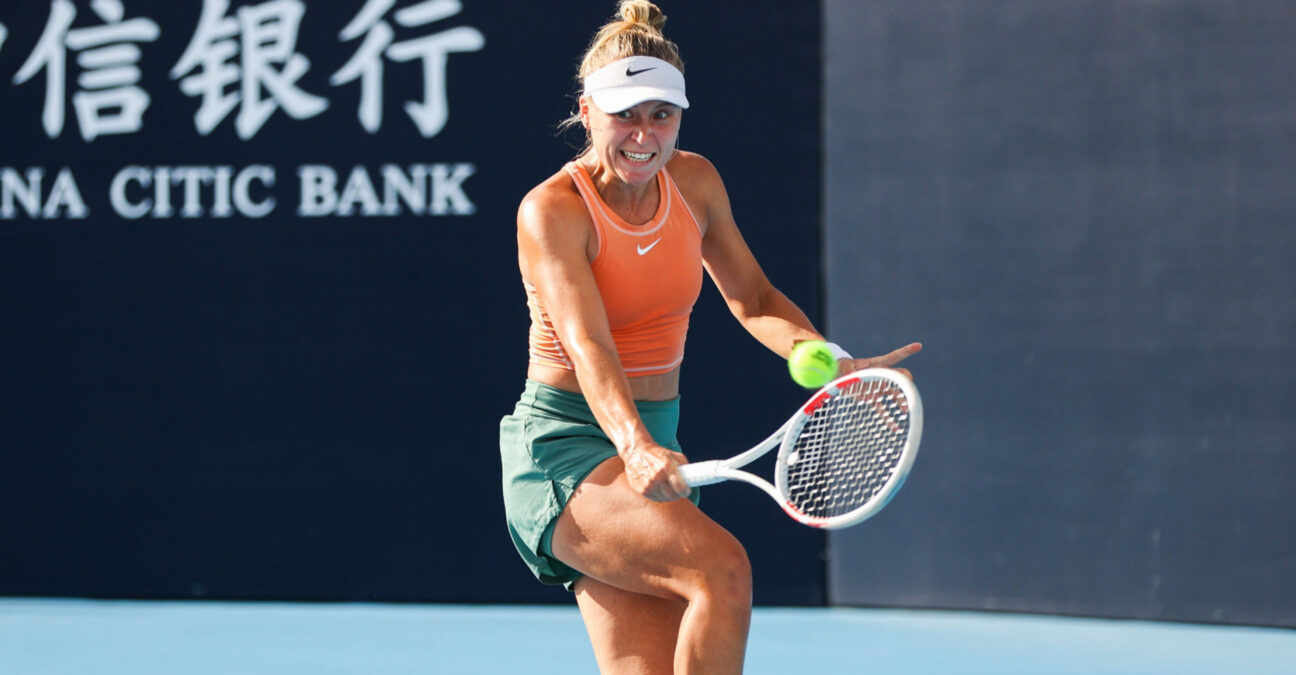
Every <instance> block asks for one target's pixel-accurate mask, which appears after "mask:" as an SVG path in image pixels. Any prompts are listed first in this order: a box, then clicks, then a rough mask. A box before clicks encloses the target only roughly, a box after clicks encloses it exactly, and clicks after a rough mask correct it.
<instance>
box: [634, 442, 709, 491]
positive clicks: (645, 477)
mask: <svg viewBox="0 0 1296 675" xmlns="http://www.w3.org/2000/svg"><path fill="white" fill-rule="evenodd" d="M622 461H624V462H625V473H626V480H627V481H628V482H629V483H630V487H631V489H633V490H634V491H635V492H638V493H639V494H641V495H643V496H644V497H647V498H648V499H651V500H652V501H655V502H671V501H675V500H676V499H681V498H683V497H687V496H689V493H690V492H691V491H692V489H691V488H689V486H688V483H686V482H684V477H683V476H681V475H680V471H679V467H680V465H683V464H687V463H688V458H687V457H685V456H684V455H683V453H679V452H674V451H672V450H668V449H666V448H664V447H662V446H660V445H656V444H654V445H648V446H642V447H639V448H635V449H633V450H630V451H628V452H626V453H625V454H624V455H622Z"/></svg>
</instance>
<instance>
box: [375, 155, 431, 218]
mask: <svg viewBox="0 0 1296 675" xmlns="http://www.w3.org/2000/svg"><path fill="white" fill-rule="evenodd" d="M410 173H411V174H413V175H412V176H409V175H406V173H405V172H404V171H401V168H400V167H399V166H396V165H394V164H384V165H383V168H382V175H383V215H387V216H399V215H400V214H401V207H400V204H398V203H397V198H398V196H399V199H400V201H403V202H405V205H406V206H408V207H409V209H410V212H411V213H413V214H414V215H416V216H421V215H423V214H424V213H426V212H427V175H428V172H427V167H426V166H425V165H423V164H415V165H414V166H412V167H410Z"/></svg>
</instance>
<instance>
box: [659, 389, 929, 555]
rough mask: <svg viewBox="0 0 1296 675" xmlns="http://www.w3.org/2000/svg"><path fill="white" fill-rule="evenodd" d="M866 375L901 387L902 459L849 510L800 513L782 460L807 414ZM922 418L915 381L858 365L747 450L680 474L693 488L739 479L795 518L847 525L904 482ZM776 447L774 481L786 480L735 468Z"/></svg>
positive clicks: (863, 516)
mask: <svg viewBox="0 0 1296 675" xmlns="http://www.w3.org/2000/svg"><path fill="white" fill-rule="evenodd" d="M866 379H882V380H886V381H887V382H889V383H891V384H893V385H895V386H896V387H897V388H899V389H900V390H901V391H902V392H903V393H904V395H905V398H906V401H907V403H908V406H909V435H908V437H907V439H906V442H905V447H904V449H903V450H902V451H901V457H900V462H899V463H898V464H897V465H896V468H895V469H894V470H893V471H892V472H891V476H890V477H889V478H888V479H887V482H886V484H885V485H883V487H882V488H881V489H879V490H878V492H877V494H875V495H874V496H873V498H871V499H870V500H869V501H868V502H866V503H865V504H864V505H862V506H860V507H859V508H857V509H853V510H851V511H850V512H848V513H844V514H841V515H837V516H830V517H826V518H825V517H817V516H811V515H808V514H806V513H803V512H802V511H801V510H800V509H798V508H797V507H796V506H795V505H793V503H792V501H791V500H790V499H788V496H787V494H786V489H787V486H786V484H785V482H784V480H783V479H784V478H785V476H786V471H784V470H782V469H783V468H784V466H785V465H786V462H787V458H788V454H789V453H791V452H792V450H793V449H794V448H795V446H796V440H797V437H798V435H799V434H800V432H801V429H802V428H803V427H804V426H805V424H806V423H807V422H809V420H810V417H811V415H812V414H813V413H814V411H815V410H817V409H818V408H819V406H822V405H823V404H824V403H826V402H827V401H828V400H829V399H830V398H832V397H833V396H837V395H839V394H840V393H841V392H842V390H843V389H844V388H845V387H847V386H849V385H850V384H851V383H854V382H858V381H860V380H866ZM922 419H923V415H922V399H921V398H920V397H919V395H918V388H917V387H915V386H914V383H913V382H912V381H911V380H910V379H909V378H907V377H905V376H904V375H901V374H900V373H899V372H897V371H894V370H891V369H889V368H867V369H863V370H857V371H854V372H851V373H847V374H845V375H843V376H841V377H839V378H837V379H835V380H833V381H832V382H829V383H828V384H826V385H824V387H823V388H822V389H820V390H819V391H817V392H815V394H814V395H813V396H811V397H810V400H808V401H807V402H806V403H805V404H804V405H802V406H801V407H800V408H798V409H797V411H796V413H794V414H793V415H792V417H790V418H788V420H787V421H786V422H784V423H783V425H782V426H780V427H779V428H778V430H777V431H775V432H774V433H772V434H770V435H769V437H768V438H766V439H765V440H763V441H761V442H760V443H758V444H756V445H755V446H754V447H752V448H751V449H750V450H747V451H746V452H743V453H742V454H738V455H734V456H733V457H730V458H729V459H713V460H708V461H702V462H692V463H689V464H685V465H684V466H681V467H680V474H681V475H682V476H683V477H684V481H685V482H686V483H688V484H689V485H690V486H693V487H700V486H703V485H711V484H714V483H720V482H722V481H726V480H737V481H741V482H744V483H747V484H748V485H754V486H756V487H758V488H760V489H761V490H763V491H764V492H765V494H767V495H769V496H770V498H771V499H773V500H774V501H775V502H777V503H778V504H779V505H780V506H782V507H783V510H784V511H785V512H787V514H788V516H790V517H791V518H792V519H793V520H796V521H797V522H800V523H802V524H805V525H809V526H811V527H818V528H823V529H837V528H842V527H848V526H850V525H855V524H857V523H859V522H862V521H864V520H865V519H867V518H869V517H871V516H873V515H874V514H876V513H877V512H878V511H880V510H882V507H884V506H886V505H887V503H888V502H890V501H891V498H892V497H894V496H895V494H896V492H897V491H899V489H900V487H901V486H902V485H904V481H905V478H907V477H908V475H909V471H910V469H912V468H913V463H914V460H915V459H916V458H917V456H918V444H919V441H920V440H921V439H922ZM774 448H778V449H779V454H778V458H777V459H776V460H775V461H776V462H777V463H778V465H777V467H776V469H775V474H776V480H778V482H779V483H784V484H781V485H779V486H777V487H776V486H775V485H773V484H771V483H770V482H769V481H767V480H765V479H764V478H761V477H759V476H757V475H755V474H753V473H751V472H748V471H743V470H741V469H740V468H739V467H742V466H745V465H747V464H750V463H751V462H753V461H755V460H756V459H758V458H760V457H761V456H763V455H765V453H767V452H769V451H770V450H773V449H774Z"/></svg>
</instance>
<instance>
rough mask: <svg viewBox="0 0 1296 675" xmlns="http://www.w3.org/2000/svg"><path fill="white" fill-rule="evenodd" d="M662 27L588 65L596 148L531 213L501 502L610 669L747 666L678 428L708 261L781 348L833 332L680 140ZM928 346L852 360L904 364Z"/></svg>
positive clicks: (654, 23) (523, 232)
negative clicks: (787, 287) (524, 361)
mask: <svg viewBox="0 0 1296 675" xmlns="http://www.w3.org/2000/svg"><path fill="white" fill-rule="evenodd" d="M665 20H666V19H665V16H663V15H662V13H661V11H660V10H659V9H658V8H657V6H656V5H654V4H652V3H651V2H648V1H647V0H621V2H620V4H619V7H618V16H617V17H616V18H614V19H613V20H612V21H611V22H609V23H608V24H606V25H605V26H603V28H602V29H601V30H600V31H599V32H598V33H597V34H596V35H595V37H594V39H593V41H592V43H591V45H590V47H589V48H588V50H587V51H586V53H585V55H584V58H583V60H582V62H581V66H580V70H579V78H580V81H581V84H582V92H581V96H580V99H579V110H578V113H577V114H576V115H574V116H573V119H572V120H570V122H571V123H572V125H573V126H574V125H575V124H580V125H581V126H582V127H583V128H584V129H585V131H586V137H587V145H586V149H585V150H584V151H583V152H582V153H581V154H580V155H579V156H578V157H576V158H575V159H574V160H572V161H571V162H569V163H568V164H566V165H565V166H564V167H563V168H562V169H561V170H559V171H558V172H557V173H555V174H554V175H552V176H550V177H549V178H548V179H546V180H545V181H544V182H542V183H541V184H540V185H538V186H536V187H535V188H534V189H533V190H531V192H530V193H529V194H527V196H526V197H525V198H524V199H523V201H522V204H521V206H520V208H519V210H518V262H519V266H520V268H521V273H522V281H523V286H524V288H525V291H526V296H527V302H528V306H529V310H530V314H531V329H530V336H529V338H530V339H529V342H530V365H529V367H528V370H527V382H526V385H525V388H524V390H523V394H522V397H521V399H520V400H519V401H518V403H517V406H516V408H515V409H514V412H513V414H512V415H509V416H508V417H505V418H504V419H503V420H502V422H501V427H500V450H501V457H502V461H503V470H504V471H503V482H504V502H505V508H506V512H507V519H508V525H509V530H510V534H511V535H512V538H513V542H514V544H515V545H516V546H517V549H518V552H519V553H520V554H521V555H522V558H523V559H524V560H525V561H526V563H527V564H528V566H530V568H531V570H532V572H533V573H534V574H535V575H536V576H537V577H538V578H539V579H540V580H541V581H542V582H545V583H550V584H564V585H566V586H567V588H569V589H570V590H573V591H574V592H575V596H576V602H577V605H578V606H579V607H580V611H581V616H582V618H583V619H584V622H585V626H586V629H587V630H588V632H589V636H590V640H591V642H592V644H593V647H594V653H595V658H596V659H597V661H598V664H599V668H600V669H601V670H602V671H603V672H605V673H622V672H633V673H671V672H674V673H708V674H716V673H737V672H741V670H742V664H743V656H744V653H745V651H746V642H747V631H748V626H749V623H750V618H751V584H752V581H751V566H750V564H749V562H748V560H747V554H746V551H745V550H744V549H743V547H742V545H741V544H739V542H738V541H737V540H736V539H735V538H734V537H733V536H732V535H731V534H730V533H729V532H727V531H726V530H725V529H724V528H722V527H720V526H719V525H718V524H716V523H715V522H714V521H712V520H711V519H710V518H708V517H707V516H706V515H705V514H703V513H702V512H701V511H700V510H699V509H698V508H697V506H696V498H697V495H696V491H691V490H690V488H689V487H688V485H686V484H685V482H684V480H683V478H682V477H681V476H680V474H679V470H678V468H679V466H680V465H681V464H684V463H686V462H687V459H686V458H685V456H684V455H683V454H681V451H680V450H681V449H680V446H679V444H678V443H677V442H676V438H675V436H676V426H677V423H678V420H679V399H678V397H679V382H680V364H681V362H682V360H683V355H684V339H685V333H686V332H687V329H688V322H689V314H690V312H691V310H692V307H693V304H694V301H695V300H696V299H697V297H698V293H699V291H700V289H701V286H702V274H703V270H704V269H705V270H706V272H707V273H709V274H710V276H711V278H712V280H713V281H714V282H715V284H716V286H717V287H718V288H719V290H720V292H721V294H722V295H723V296H724V299H725V301H726V302H727V303H728V306H729V308H730V309H731V310H732V311H733V314H734V316H736V317H737V318H738V320H739V321H740V322H741V324H742V325H743V327H744V328H746V329H747V331H749V332H750V333H751V334H752V335H753V336H754V337H755V338H756V339H757V340H759V341H760V342H762V343H763V344H765V345H766V346H767V347H768V348H769V349H771V350H772V351H774V352H775V353H777V354H779V355H780V356H783V357H784V358H786V357H787V355H788V353H789V352H790V351H791V349H792V346H793V344H794V343H796V342H798V341H800V340H807V339H823V338H822V336H821V335H820V334H819V333H818V332H817V331H816V330H815V329H814V327H813V326H812V325H811V323H810V321H809V320H808V319H807V318H806V316H805V314H804V313H803V312H802V311H801V310H800V309H798V308H797V307H796V305H794V304H793V303H792V302H791V301H789V299H788V298H787V297H785V296H784V295H783V294H782V293H780V292H779V291H778V290H776V289H775V288H774V287H773V286H772V285H771V284H770V282H769V280H768V279H767V278H766V277H765V275H764V273H763V272H762V271H761V268H760V266H759V265H758V264H757V262H756V260H755V258H753V256H752V253H751V251H750V250H749V249H748V248H747V245H746V244H745V242H744V241H743V238H742V236H741V235H740V234H739V231H738V227H737V225H736V224H735V223H734V219H733V216H732V214H731V212H730V206H729V198H728V196H727V195H726V193H725V188H724V185H723V183H722V182H721V180H720V176H719V175H718V174H717V172H716V169H715V168H714V167H713V166H712V165H711V163H710V162H708V161H707V160H706V159H705V158H703V157H702V156H700V155H697V154H694V153H691V152H684V151H681V150H679V149H678V148H677V147H676V141H677V139H678V136H679V130H680V121H681V118H682V113H683V110H684V109H685V108H687V107H688V105H689V103H688V99H687V98H686V96H685V87H684V74H683V61H682V60H681V59H680V56H679V52H678V50H677V48H676V46H675V44H674V43H672V42H670V41H668V40H667V39H666V38H665V37H664V36H663V34H662V31H661V28H662V25H663V24H664V23H665ZM920 348H921V347H920V345H917V344H912V345H909V346H906V347H903V348H901V349H898V350H896V351H894V352H892V353H890V354H888V355H886V356H882V357H876V358H872V359H850V358H849V357H848V356H847V357H846V358H845V360H843V361H842V362H841V363H842V368H843V370H844V371H850V370H854V369H857V368H865V367H890V366H892V365H894V364H896V363H897V362H899V361H901V360H902V359H904V358H906V357H908V356H909V355H910V354H913V353H914V352H916V351H918V349H920ZM842 356H846V355H845V354H842Z"/></svg>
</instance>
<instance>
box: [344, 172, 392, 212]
mask: <svg viewBox="0 0 1296 675" xmlns="http://www.w3.org/2000/svg"><path fill="white" fill-rule="evenodd" d="M357 202H360V203H361V212H362V213H364V215H366V216H379V215H382V204H380V203H379V202H378V193H377V192H374V187H373V181H371V180H369V172H368V171H365V168H364V167H363V166H356V167H355V168H354V169H351V175H350V176H349V177H348V178H347V183H346V187H344V188H342V197H341V198H339V199H338V207H337V211H336V215H339V216H349V215H351V214H353V213H355V205H356V203H357Z"/></svg>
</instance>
